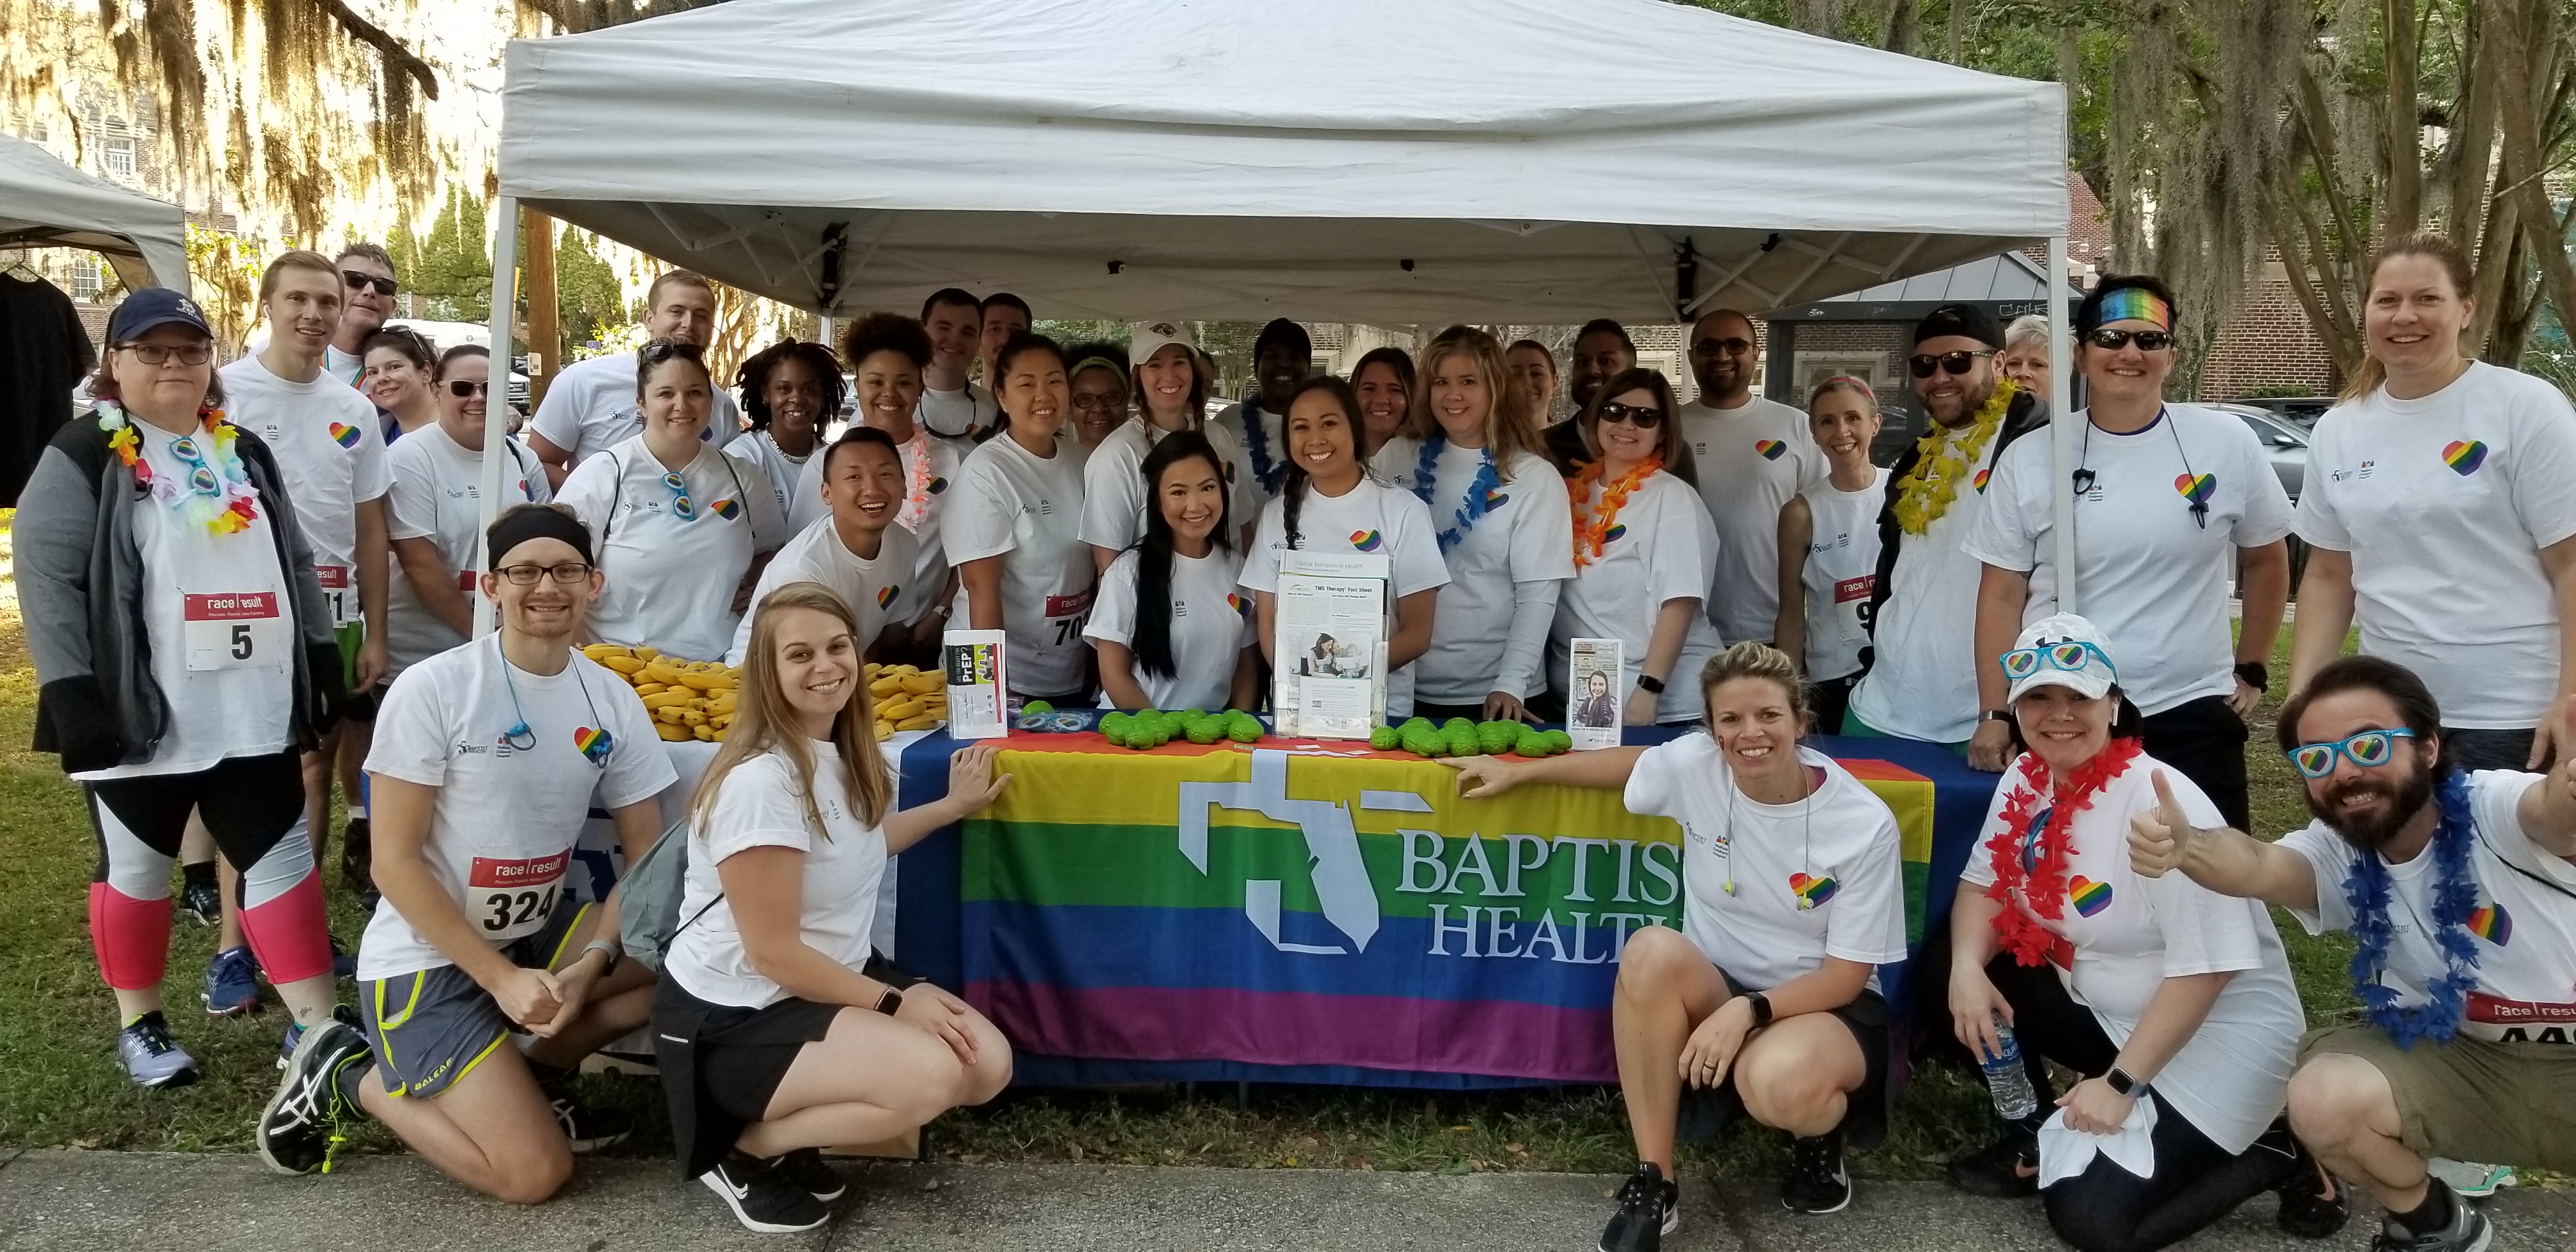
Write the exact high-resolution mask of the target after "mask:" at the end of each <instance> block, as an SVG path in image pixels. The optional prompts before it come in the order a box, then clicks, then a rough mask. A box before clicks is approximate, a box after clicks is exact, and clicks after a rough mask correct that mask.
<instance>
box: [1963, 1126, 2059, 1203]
mask: <svg viewBox="0 0 2576 1252" xmlns="http://www.w3.org/2000/svg"><path fill="white" fill-rule="evenodd" d="M1950 1185H1951V1186H1953V1187H1957V1188H1958V1189H1959V1190H1961V1191H1965V1192H1967V1193H1968V1194H1970V1195H1981V1196H1990V1197H1992V1198H1994V1199H1997V1200H2018V1199H2021V1198H2022V1197H2024V1196H2034V1195H2038V1194H2039V1138H2038V1136H2036V1135H2033V1134H2031V1133H2030V1132H2029V1131H2026V1130H2023V1129H2021V1128H2020V1127H2018V1126H2012V1127H2006V1128H2005V1130H2004V1137H2003V1138H2001V1139H1997V1140H1995V1141H1994V1142H1993V1143H1989V1144H1987V1145H1986V1146H1984V1147H1982V1148H1979V1149H1977V1150H1976V1151H1974V1152H1971V1153H1969V1154H1967V1155H1966V1156H1963V1157H1960V1158H1958V1159H1957V1160H1954V1161H1952V1162H1950Z"/></svg>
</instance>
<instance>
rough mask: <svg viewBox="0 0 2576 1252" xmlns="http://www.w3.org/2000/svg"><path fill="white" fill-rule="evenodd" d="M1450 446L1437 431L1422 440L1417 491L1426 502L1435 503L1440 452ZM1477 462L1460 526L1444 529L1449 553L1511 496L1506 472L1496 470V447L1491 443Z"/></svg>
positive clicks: (1461, 508)
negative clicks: (1506, 491) (1505, 485)
mask: <svg viewBox="0 0 2576 1252" xmlns="http://www.w3.org/2000/svg"><path fill="white" fill-rule="evenodd" d="M1448 447H1449V437H1448V436H1447V435H1444V434H1441V433H1440V432H1438V431H1433V432H1432V433H1431V437H1430V438H1429V439H1425V440H1423V441H1422V455H1421V457H1419V458H1418V459H1416V460H1415V461H1414V463H1413V494H1414V495H1415V496H1417V497H1419V498H1420V499H1421V501H1422V502H1423V503H1424V504H1429V503H1431V489H1432V480H1433V478H1434V477H1435V476H1436V474H1437V472H1438V470H1439V468H1440V454H1441V453H1442V452H1443V451H1445V450H1446V449H1447V448H1448ZM1483 451H1484V455H1483V456H1482V457H1481V458H1479V459H1478V461H1477V464H1476V477H1475V480H1474V481H1473V482H1470V483H1468V484H1467V495H1466V498H1465V499H1463V500H1460V501H1459V502H1458V512H1457V514H1456V520H1457V525H1455V526H1451V527H1450V528H1448V529H1447V530H1444V531H1441V532H1440V550H1441V551H1442V552H1444V553H1445V552H1447V551H1449V549H1451V548H1454V547H1457V546H1458V544H1459V543H1460V542H1461V541H1462V540H1464V539H1466V537H1467V532H1468V531H1471V530H1474V529H1475V528H1476V523H1477V522H1478V521H1479V520H1481V519H1482V518H1483V517H1484V516H1485V514H1486V512H1487V511H1488V510H1491V509H1492V508H1493V507H1494V506H1495V505H1496V504H1499V503H1501V502H1502V501H1503V500H1505V499H1507V498H1508V497H1506V496H1504V495H1503V494H1502V485H1503V479H1502V475H1501V474H1500V473H1498V472H1497V471H1496V470H1495V469H1494V449H1493V446H1492V445H1490V444H1488V445H1486V447H1485V448H1484V450H1483Z"/></svg>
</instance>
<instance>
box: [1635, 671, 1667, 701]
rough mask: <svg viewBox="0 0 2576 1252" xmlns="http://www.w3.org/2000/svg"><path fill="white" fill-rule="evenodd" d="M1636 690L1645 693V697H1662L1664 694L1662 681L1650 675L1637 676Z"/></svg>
mask: <svg viewBox="0 0 2576 1252" xmlns="http://www.w3.org/2000/svg"><path fill="white" fill-rule="evenodd" d="M1637 690H1639V691H1642V692H1645V693H1646V694H1647V695H1651V696H1659V695H1662V694H1664V680H1663V679H1660V678H1657V677H1655V676H1654V675H1652V674H1639V675H1637Z"/></svg>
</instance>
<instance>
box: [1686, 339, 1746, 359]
mask: <svg viewBox="0 0 2576 1252" xmlns="http://www.w3.org/2000/svg"><path fill="white" fill-rule="evenodd" d="M1752 350H1753V341H1752V340H1750V339H1741V338H1737V337H1736V336H1733V335H1729V336H1727V337H1726V338H1724V339H1699V340H1694V341H1692V343H1691V351H1693V352H1696V353H1699V354H1700V355H1701V356H1715V355H1717V354H1718V353H1721V352H1722V353H1725V354H1726V355H1728V356H1738V355H1741V354H1743V353H1746V352H1751V351H1752Z"/></svg>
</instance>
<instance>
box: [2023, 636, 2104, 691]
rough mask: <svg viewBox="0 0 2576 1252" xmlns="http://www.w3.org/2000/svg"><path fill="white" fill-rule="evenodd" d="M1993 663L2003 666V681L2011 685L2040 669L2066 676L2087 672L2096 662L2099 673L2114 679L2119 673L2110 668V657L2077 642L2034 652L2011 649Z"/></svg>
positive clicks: (2090, 645) (2033, 649) (2086, 644)
mask: <svg viewBox="0 0 2576 1252" xmlns="http://www.w3.org/2000/svg"><path fill="white" fill-rule="evenodd" d="M1997 659H1999V660H2001V661H2002V662H2003V663H2004V677H2006V678H2010V679H2013V680H2015V681H2019V680H2020V679H2024V678H2028V677H2030V676H2031V675H2033V674H2036V673H2038V672H2039V670H2040V667H2041V666H2043V665H2044V666H2047V667H2048V668H2050V669H2055V670H2064V671H2066V672H2067V673H2069V674H2081V673H2084V672H2085V671H2087V670H2089V669H2091V668H2092V667H2093V662H2095V661H2100V662H2101V663H2102V669H2103V672H2105V673H2108V674H2110V675H2111V676H2112V677H2113V678H2115V679H2116V678H2117V677H2118V676H2119V672H2120V671H2119V669H2118V668H2117V667H2115V666H2113V665H2112V664H2111V657H2110V654H2108V653H2106V652H2104V651H2102V649H2100V648H2098V647H2095V646H2094V645H2092V644H2091V643H2088V642H2085V641H2083V640H2078V639H2070V640H2068V641H2066V642H2064V643H2050V644H2042V645H2040V646H2039V647H2036V648H2015V649H2013V650H2012V651H2010V652H2007V653H2004V654H2003V656H2001V657H1999V658H1997Z"/></svg>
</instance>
